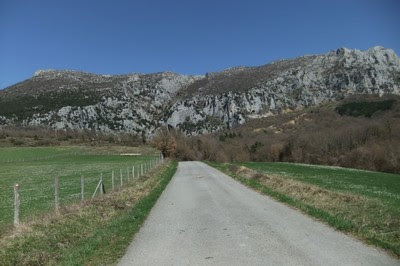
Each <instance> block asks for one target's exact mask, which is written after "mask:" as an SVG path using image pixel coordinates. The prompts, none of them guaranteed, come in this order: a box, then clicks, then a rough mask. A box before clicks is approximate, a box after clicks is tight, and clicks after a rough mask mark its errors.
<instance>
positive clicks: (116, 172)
mask: <svg viewBox="0 0 400 266" xmlns="http://www.w3.org/2000/svg"><path fill="white" fill-rule="evenodd" d="M63 155H64V156H65V154H63ZM71 155H73V153H72V154H70V155H68V156H71ZM163 161H164V158H163V157H162V156H157V157H154V158H151V159H149V160H147V161H145V162H141V163H132V164H127V165H125V167H121V166H119V167H117V168H113V167H111V168H110V169H108V170H106V171H100V172H95V173H82V174H75V175H73V176H70V175H69V176H62V175H55V176H54V179H48V178H47V179H44V180H41V181H39V184H37V182H38V181H35V182H36V186H33V187H31V186H29V182H26V184H24V183H23V182H22V183H19V184H18V183H16V184H14V186H13V187H10V188H9V189H10V190H12V191H13V198H12V199H10V196H11V194H9V196H8V197H7V198H5V197H0V200H5V201H7V202H9V203H8V204H2V206H0V214H1V215H0V216H1V218H0V219H1V220H3V225H1V222H0V229H1V227H2V226H3V227H4V226H8V225H10V224H13V225H14V226H18V225H19V224H20V222H21V221H26V220H29V218H30V217H31V216H35V215H38V214H40V213H45V212H48V211H50V210H54V211H56V212H57V211H58V210H59V208H60V206H63V205H67V204H71V203H76V202H79V201H80V202H83V201H85V200H90V199H94V198H96V197H101V196H103V195H104V194H106V193H109V192H111V191H114V190H116V189H120V188H121V187H124V186H126V185H128V184H130V183H131V182H133V181H135V180H137V178H139V177H141V176H143V175H145V174H146V173H147V172H149V171H150V170H152V169H153V168H155V167H156V166H158V165H159V164H160V163H163ZM0 231H1V230H0Z"/></svg>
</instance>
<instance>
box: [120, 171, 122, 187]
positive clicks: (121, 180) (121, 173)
mask: <svg viewBox="0 0 400 266" xmlns="http://www.w3.org/2000/svg"><path fill="white" fill-rule="evenodd" d="M119 175H120V177H121V187H122V169H119Z"/></svg>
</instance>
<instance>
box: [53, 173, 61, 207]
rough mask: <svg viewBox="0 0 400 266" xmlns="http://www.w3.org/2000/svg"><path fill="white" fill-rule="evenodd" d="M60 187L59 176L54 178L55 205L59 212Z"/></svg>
mask: <svg viewBox="0 0 400 266" xmlns="http://www.w3.org/2000/svg"><path fill="white" fill-rule="evenodd" d="M58 188H59V183H58V176H56V177H55V178H54V207H55V209H56V212H58V209H59V207H60V206H59V202H58Z"/></svg>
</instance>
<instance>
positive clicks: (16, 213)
mask: <svg viewBox="0 0 400 266" xmlns="http://www.w3.org/2000/svg"><path fill="white" fill-rule="evenodd" d="M19 205H20V200H19V185H18V184H15V185H14V226H18V225H19Z"/></svg>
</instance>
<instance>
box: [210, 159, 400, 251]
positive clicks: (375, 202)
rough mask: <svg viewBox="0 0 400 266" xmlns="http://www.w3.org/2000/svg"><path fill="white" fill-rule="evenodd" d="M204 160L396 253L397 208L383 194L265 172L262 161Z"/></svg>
mask: <svg viewBox="0 0 400 266" xmlns="http://www.w3.org/2000/svg"><path fill="white" fill-rule="evenodd" d="M207 163H208V164H209V165H210V166H213V167H215V168H217V169H219V170H221V171H222V172H224V173H226V174H228V175H230V176H232V177H233V178H235V179H236V180H238V181H240V182H241V183H243V184H245V185H246V186H248V187H250V188H253V189H255V190H257V191H259V192H261V193H263V194H266V195H269V196H271V197H273V198H275V199H277V200H279V201H281V202H284V203H286V204H288V205H291V206H293V207H295V208H297V209H299V210H301V211H303V212H305V213H306V214H308V215H310V216H313V217H315V218H317V219H319V220H321V221H323V222H325V223H327V224H329V225H331V226H332V227H334V228H336V229H338V230H341V231H344V232H347V233H351V234H352V235H354V236H355V237H357V238H359V239H362V240H364V241H366V242H367V243H370V244H373V245H376V246H378V247H381V248H383V249H386V250H387V251H389V252H390V253H391V254H393V255H395V256H396V257H400V231H399V228H400V219H399V218H400V208H399V206H398V205H397V206H394V205H392V204H391V203H393V202H392V201H387V199H386V197H383V198H382V199H380V198H376V197H375V198H374V197H367V196H365V195H368V193H366V194H364V193H358V194H357V193H354V192H352V191H348V190H347V191H346V190H344V191H340V190H338V189H337V188H336V187H335V186H334V184H335V181H332V180H331V183H332V187H329V186H328V185H327V183H324V186H321V185H316V184H318V182H306V181H304V180H301V179H299V178H290V177H288V176H290V175H289V174H288V173H287V172H286V175H285V176H284V175H279V174H276V173H273V174H272V173H265V172H264V171H260V169H262V168H263V167H262V164H263V163H257V165H256V166H257V167H255V168H256V170H254V169H250V168H248V167H245V166H243V165H236V164H224V163H216V162H207ZM245 165H246V166H247V164H245ZM280 167H282V166H280ZM288 167H292V166H291V165H289V166H288ZM338 171H346V170H344V169H338ZM347 171H349V172H351V171H353V170H351V169H350V170H347ZM342 174H343V173H342ZM334 178H335V177H334V176H332V179H334ZM360 178H361V177H360ZM358 182H360V180H358ZM371 188H373V187H370V189H371Z"/></svg>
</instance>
